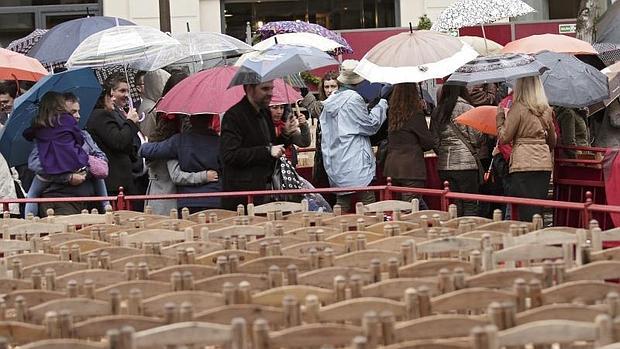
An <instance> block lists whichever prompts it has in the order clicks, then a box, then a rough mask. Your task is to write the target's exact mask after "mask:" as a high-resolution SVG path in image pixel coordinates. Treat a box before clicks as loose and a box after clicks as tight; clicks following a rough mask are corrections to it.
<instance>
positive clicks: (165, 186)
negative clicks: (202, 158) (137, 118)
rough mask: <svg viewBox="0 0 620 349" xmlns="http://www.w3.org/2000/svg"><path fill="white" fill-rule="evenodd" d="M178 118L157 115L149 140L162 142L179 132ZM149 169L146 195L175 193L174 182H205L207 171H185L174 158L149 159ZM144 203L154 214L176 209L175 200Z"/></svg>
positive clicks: (167, 212) (164, 213)
mask: <svg viewBox="0 0 620 349" xmlns="http://www.w3.org/2000/svg"><path fill="white" fill-rule="evenodd" d="M179 120H180V119H179V118H177V117H175V116H174V115H165V114H161V113H159V114H158V115H157V119H156V124H155V130H154V131H153V135H152V136H151V138H150V140H149V141H150V142H163V141H165V140H167V139H169V138H170V137H172V136H174V135H175V134H178V133H179V129H180V125H181V123H180V121H179ZM146 165H147V167H148V170H149V185H148V188H147V191H146V194H147V195H157V194H176V193H177V187H176V184H179V185H181V184H184V185H200V184H203V183H206V182H207V171H199V172H185V171H182V170H181V169H180V167H179V161H178V160H176V159H173V160H166V159H159V160H151V159H147V163H146ZM145 205H149V206H150V207H151V208H152V209H153V213H154V214H159V215H168V214H169V213H170V210H171V209H177V208H178V205H177V200H148V201H147V202H146V203H145Z"/></svg>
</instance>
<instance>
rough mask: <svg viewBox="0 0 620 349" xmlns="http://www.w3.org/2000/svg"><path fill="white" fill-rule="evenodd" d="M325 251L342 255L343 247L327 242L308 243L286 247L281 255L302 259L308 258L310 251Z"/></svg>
mask: <svg viewBox="0 0 620 349" xmlns="http://www.w3.org/2000/svg"><path fill="white" fill-rule="evenodd" d="M326 249H331V250H332V253H333V254H334V255H339V254H343V253H344V252H345V246H344V245H341V244H336V243H333V242H327V241H308V242H302V243H298V244H294V245H291V246H287V247H285V248H283V249H282V254H283V255H285V256H295V257H302V256H308V255H309V254H310V252H311V250H314V251H317V252H319V253H320V252H322V251H325V250H326Z"/></svg>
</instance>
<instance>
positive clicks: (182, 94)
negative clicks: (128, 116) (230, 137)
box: [157, 66, 301, 115]
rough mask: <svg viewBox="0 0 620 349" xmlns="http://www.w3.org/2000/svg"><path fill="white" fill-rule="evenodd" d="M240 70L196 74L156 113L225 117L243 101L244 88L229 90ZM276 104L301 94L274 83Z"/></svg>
mask: <svg viewBox="0 0 620 349" xmlns="http://www.w3.org/2000/svg"><path fill="white" fill-rule="evenodd" d="M237 69H238V68H237V67H230V66H226V67H215V68H211V69H208V70H205V71H201V72H199V73H197V74H194V75H192V76H190V77H188V78H187V79H184V80H183V81H181V82H180V83H178V84H177V85H176V86H175V87H174V88H172V89H171V90H170V91H169V92H168V93H167V94H166V96H165V97H164V98H162V100H161V101H160V102H159V104H158V106H157V111H158V112H162V113H167V114H185V115H196V114H223V113H224V112H225V111H226V110H228V109H229V108H230V107H232V106H233V105H235V104H236V103H237V102H239V101H240V100H241V98H243V96H244V95H245V93H244V92H243V86H234V87H231V88H230V89H229V88H228V86H229V85H230V80H232V77H233V76H234V75H235V73H236V72H237ZM274 85H275V87H274V90H273V101H278V102H280V104H285V103H295V102H296V101H298V100H300V99H301V95H300V94H299V92H297V91H295V90H294V89H293V88H292V87H291V86H289V85H287V84H285V83H284V80H282V79H276V80H275V81H274Z"/></svg>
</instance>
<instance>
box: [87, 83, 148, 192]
mask: <svg viewBox="0 0 620 349" xmlns="http://www.w3.org/2000/svg"><path fill="white" fill-rule="evenodd" d="M104 90H106V91H110V95H111V96H112V99H113V100H115V101H114V103H115V106H114V110H112V111H108V110H105V109H95V110H94V111H93V113H92V115H91V117H90V118H89V119H88V123H87V124H86V128H87V129H88V132H89V133H90V134H91V136H92V137H93V139H94V140H95V142H96V143H97V145H98V146H99V148H101V150H103V152H104V153H105V154H106V156H107V158H108V166H109V174H108V177H107V178H106V180H105V182H106V187H107V189H108V194H109V195H117V194H118V188H119V187H124V189H125V194H138V193H139V192H138V191H137V189H136V185H135V183H134V177H133V175H132V172H131V169H132V168H133V166H134V163H136V162H138V160H140V163H141V162H142V160H141V159H139V158H138V156H137V149H138V148H137V147H136V144H135V139H136V138H138V135H137V134H138V131H139V130H138V113H137V112H136V110H135V109H129V111H128V112H125V110H124V109H123V108H124V107H125V106H127V97H128V96H129V85H128V84H127V81H126V80H125V77H124V76H122V75H111V76H109V77H108V78H107V79H106V81H105V82H104ZM102 98H105V97H102Z"/></svg>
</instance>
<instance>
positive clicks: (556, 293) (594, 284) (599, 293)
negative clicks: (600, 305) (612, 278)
mask: <svg viewBox="0 0 620 349" xmlns="http://www.w3.org/2000/svg"><path fill="white" fill-rule="evenodd" d="M619 291H620V287H619V286H618V284H615V283H607V282H603V281H572V282H567V283H564V284H560V285H557V286H553V287H549V288H545V289H543V290H542V292H540V291H539V290H537V289H536V288H532V287H530V298H532V299H533V301H532V302H533V305H534V306H535V305H544V304H554V303H572V302H573V301H575V300H579V301H581V302H583V303H585V304H593V303H594V302H596V301H600V300H602V299H605V296H607V294H608V293H610V292H619Z"/></svg>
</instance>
